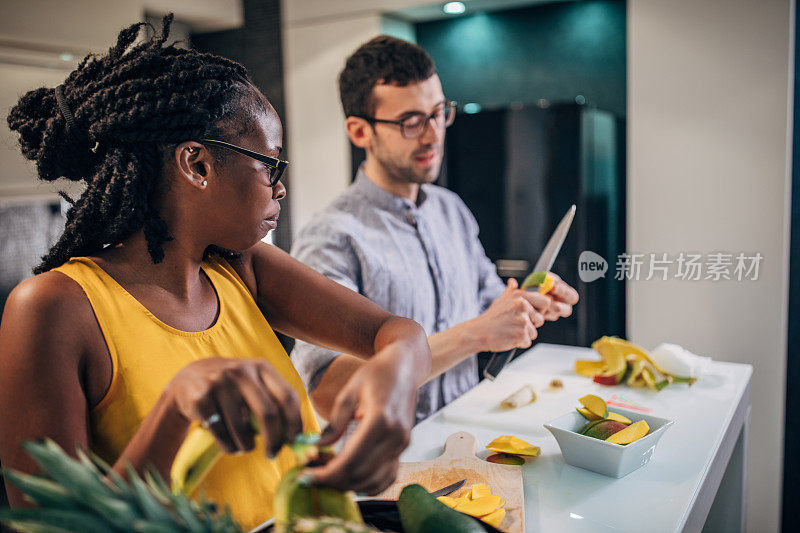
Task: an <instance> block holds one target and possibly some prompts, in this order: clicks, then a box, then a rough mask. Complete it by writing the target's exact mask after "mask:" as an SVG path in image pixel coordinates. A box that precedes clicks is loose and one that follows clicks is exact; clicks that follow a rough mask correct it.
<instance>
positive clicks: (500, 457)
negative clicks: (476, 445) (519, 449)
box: [486, 453, 525, 466]
mask: <svg viewBox="0 0 800 533" xmlns="http://www.w3.org/2000/svg"><path fill="white" fill-rule="evenodd" d="M486 460H487V461H489V462H490V463H495V464H498V465H514V466H520V465H524V464H525V459H523V458H522V457H520V456H518V455H512V454H510V453H494V454H492V455H490V456H489V457H487V458H486Z"/></svg>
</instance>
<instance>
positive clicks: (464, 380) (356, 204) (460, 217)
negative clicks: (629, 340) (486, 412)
mask: <svg viewBox="0 0 800 533" xmlns="http://www.w3.org/2000/svg"><path fill="white" fill-rule="evenodd" d="M292 255H293V256H294V257H296V258H297V259H299V260H300V261H302V262H303V263H305V264H307V265H308V266H310V267H311V268H313V269H315V270H317V271H318V272H320V273H322V274H323V275H325V276H327V277H328V278H330V279H332V280H334V281H337V282H339V283H340V284H342V285H344V286H345V287H348V288H350V289H352V290H354V291H356V292H359V293H360V294H362V295H364V296H366V297H367V298H369V299H370V300H372V301H373V302H375V303H376V304H378V305H380V306H381V307H383V308H384V309H386V310H388V311H390V312H391V313H394V314H396V315H399V316H403V317H407V318H411V319H412V320H415V321H417V322H418V323H419V324H420V325H421V326H422V327H423V328H424V329H425V331H426V332H427V334H428V335H432V334H434V333H437V332H440V331H444V330H446V329H449V328H451V327H453V326H455V325H456V324H459V323H461V322H464V321H466V320H469V319H472V318H475V317H476V316H478V315H479V314H480V313H481V312H483V311H484V310H485V309H486V308H487V307H489V305H490V304H491V303H492V301H493V300H494V299H495V298H497V297H498V296H499V295H500V294H501V293H502V292H503V289H504V285H503V282H502V280H501V279H500V277H499V276H498V275H497V272H496V270H495V267H494V264H492V262H491V261H490V260H489V258H488V257H486V254H485V252H484V250H483V246H482V245H481V243H480V241H479V240H478V224H477V222H476V221H475V218H474V217H473V216H472V213H470V211H469V209H468V208H467V206H466V205H464V202H462V201H461V199H460V198H459V197H458V196H457V195H456V194H455V193H454V192H452V191H449V190H447V189H445V188H443V187H439V186H436V185H427V184H426V185H422V186H421V187H420V192H419V196H418V199H417V204H414V203H413V202H411V201H409V200H408V199H406V198H401V197H399V196H395V195H393V194H391V193H389V192H387V191H385V190H383V189H381V188H380V187H379V186H377V185H376V184H375V183H373V182H372V181H371V180H370V179H369V178H368V177H367V176H366V174H364V171H363V168H362V169H359V171H358V174H357V176H356V179H355V181H354V182H353V184H351V185H350V186H349V187H348V188H347V189H346V190H345V191H344V192H343V193H342V194H341V195H340V196H339V197H338V198H336V199H335V200H334V201H333V202H332V203H331V204H330V205H329V206H328V207H327V208H326V209H324V210H323V211H322V212H320V213H318V214H317V215H316V216H315V217H314V218H313V219H312V220H311V222H310V223H309V224H308V225H306V226H305V227H304V228H303V229H302V230H301V231H300V234H299V235H298V237H297V238H296V239H295V241H294V245H293V246H292ZM337 355H339V354H338V353H337V352H335V351H331V350H328V349H325V348H320V347H318V346H314V345H311V344H308V343H306V342H302V341H297V343H296V345H295V348H294V350H293V351H292V362H293V363H294V366H295V367H296V368H297V370H298V372H299V373H300V376H301V377H302V378H303V381H304V382H305V384H306V387H307V388H308V390H309V391H311V390H313V389H314V387H315V386H316V385H317V384H318V383H319V381H320V379H321V378H322V375H323V374H324V372H325V370H326V369H327V368H328V365H330V363H331V361H333V359H334V358H336V356H337ZM477 383H478V365H477V360H476V358H475V357H474V356H473V357H469V358H467V359H466V360H464V361H463V362H461V363H460V364H458V365H457V366H455V367H453V368H452V369H450V370H449V371H447V372H446V373H444V374H443V375H442V376H440V377H438V378H436V379H433V380H431V381H429V382H428V383H426V384H425V385H423V386H422V387H421V388H420V390H419V396H418V399H417V413H416V414H417V421H419V420H422V419H424V418H426V417H427V416H429V415H431V414H432V413H434V412H435V411H437V410H438V409H440V408H441V407H442V406H443V405H445V404H447V403H449V402H451V401H453V400H454V399H455V398H457V397H458V396H460V395H461V394H463V393H464V392H466V391H467V390H469V389H470V388H472V387H474V386H475V385H476V384H477Z"/></svg>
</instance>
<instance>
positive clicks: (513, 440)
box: [486, 435, 542, 457]
mask: <svg viewBox="0 0 800 533" xmlns="http://www.w3.org/2000/svg"><path fill="white" fill-rule="evenodd" d="M486 448H487V449H488V450H491V451H493V452H497V453H509V454H512V455H527V456H530V457H538V456H539V454H540V453H541V451H542V450H541V448H539V447H538V446H534V445H532V444H528V443H527V442H525V441H524V440H522V439H519V438H517V437H512V436H510V435H504V436H502V437H498V438H496V439H494V440H493V441H492V442H490V443H489V444H488V445H487V446H486Z"/></svg>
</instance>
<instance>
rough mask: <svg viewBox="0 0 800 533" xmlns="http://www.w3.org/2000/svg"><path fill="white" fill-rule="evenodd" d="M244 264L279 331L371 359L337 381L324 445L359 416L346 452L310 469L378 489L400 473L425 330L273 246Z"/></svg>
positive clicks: (421, 375)
mask: <svg viewBox="0 0 800 533" xmlns="http://www.w3.org/2000/svg"><path fill="white" fill-rule="evenodd" d="M243 264H244V265H245V266H244V267H241V268H243V269H245V270H249V272H247V271H246V272H245V274H244V276H243V277H244V278H249V283H248V284H252V286H253V287H254V289H255V294H256V295H257V301H258V303H259V305H260V307H261V309H262V311H263V312H264V314H265V315H266V316H267V318H268V319H269V321H270V323H271V324H272V326H273V327H274V328H275V329H277V330H279V331H282V332H284V333H286V334H288V335H291V336H293V337H295V338H299V339H302V340H305V341H307V342H310V343H313V344H318V345H321V346H325V347H326V348H330V349H333V350H337V351H340V352H345V353H348V354H352V355H353V356H356V357H358V358H360V359H363V360H368V363H367V364H364V365H363V366H361V367H360V368H358V369H357V370H355V372H354V373H352V374H350V375H348V376H343V377H342V379H341V380H340V381H339V382H338V383H337V384H336V386H337V388H338V392H337V394H336V396H335V400H334V403H333V405H332V407H331V410H330V417H329V420H330V425H329V427H328V428H327V429H326V432H325V434H324V436H323V442H325V443H329V442H334V441H336V440H337V439H338V438H339V437H341V435H342V434H343V433H344V431H345V429H346V428H347V425H348V423H349V422H350V421H352V420H359V421H360V423H359V426H358V429H357V430H356V432H355V434H354V435H353V436H352V438H351V439H349V440H348V442H347V444H346V446H345V448H344V449H343V450H342V453H340V454H339V455H338V456H337V457H336V458H335V459H334V460H332V461H331V462H330V463H328V464H327V465H325V466H324V467H321V468H318V469H314V470H311V471H310V472H311V473H312V475H314V477H315V478H316V479H317V481H318V482H320V483H324V484H326V485H330V486H334V487H338V488H346V489H353V490H359V491H362V492H367V493H377V492H380V491H381V490H383V489H384V488H386V486H388V485H389V484H390V483H391V482H392V481H393V479H394V477H395V474H396V471H397V466H398V458H399V456H400V452H402V450H403V449H404V448H405V447H406V446H407V444H408V438H409V434H410V432H411V429H412V428H413V425H414V421H415V417H414V411H415V407H416V391H417V387H419V385H421V384H422V383H424V381H425V380H426V379H427V377H428V374H429V373H430V368H431V355H430V348H429V347H428V342H427V337H426V335H425V331H424V330H423V329H422V327H421V326H420V325H419V324H417V323H416V322H414V321H412V320H409V319H406V318H400V317H397V316H395V315H392V314H391V313H389V312H387V311H385V310H384V309H382V308H381V307H379V306H378V305H376V304H374V303H372V302H371V301H369V300H368V299H367V298H365V297H363V296H361V295H359V294H357V293H355V292H353V291H351V290H349V289H346V288H344V287H342V286H341V285H339V284H338V283H336V282H334V281H331V280H329V279H328V278H326V277H325V276H322V275H321V274H319V273H317V272H315V271H314V270H312V269H311V268H309V267H306V266H305V265H303V264H302V263H300V262H299V261H297V260H296V259H294V258H292V257H291V256H289V255H288V254H286V253H285V252H283V251H281V250H280V249H278V248H276V247H274V246H268V245H257V246H255V247H254V248H252V249H251V250H249V251H248V253H247V254H246V255H245V257H244V261H243Z"/></svg>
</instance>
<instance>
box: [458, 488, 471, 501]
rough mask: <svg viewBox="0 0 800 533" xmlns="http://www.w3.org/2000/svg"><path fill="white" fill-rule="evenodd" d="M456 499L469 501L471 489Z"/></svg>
mask: <svg viewBox="0 0 800 533" xmlns="http://www.w3.org/2000/svg"><path fill="white" fill-rule="evenodd" d="M456 499H458V500H471V499H472V489H467V490H465V491H464V492H462V493H461V494H460V495H459V496H458V498H456Z"/></svg>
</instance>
